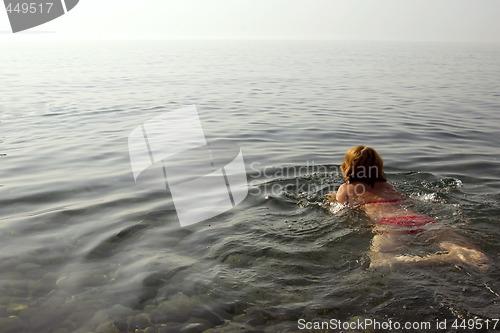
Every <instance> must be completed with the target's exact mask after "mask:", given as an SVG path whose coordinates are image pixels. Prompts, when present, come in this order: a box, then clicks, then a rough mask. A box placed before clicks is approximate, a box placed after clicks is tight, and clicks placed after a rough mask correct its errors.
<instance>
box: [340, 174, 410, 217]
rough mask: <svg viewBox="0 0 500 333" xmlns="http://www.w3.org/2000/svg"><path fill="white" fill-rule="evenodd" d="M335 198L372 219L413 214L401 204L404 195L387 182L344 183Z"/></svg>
mask: <svg viewBox="0 0 500 333" xmlns="http://www.w3.org/2000/svg"><path fill="white" fill-rule="evenodd" d="M336 199H337V201H338V202H340V203H342V204H346V205H349V206H351V207H359V208H361V209H363V210H364V211H365V212H366V214H367V215H368V216H369V217H370V218H371V219H373V220H378V219H381V218H388V217H397V216H408V215H414V212H412V211H411V210H409V209H407V208H405V207H403V206H402V205H401V201H402V200H404V199H406V197H405V196H404V195H403V194H401V193H400V192H399V191H398V190H396V189H395V188H394V186H392V185H391V184H389V183H388V182H382V181H379V182H375V183H374V186H373V187H372V186H370V185H369V184H366V183H364V182H353V183H345V184H343V185H341V186H340V188H339V190H338V191H337V196H336Z"/></svg>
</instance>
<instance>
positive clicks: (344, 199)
mask: <svg viewBox="0 0 500 333" xmlns="http://www.w3.org/2000/svg"><path fill="white" fill-rule="evenodd" d="M349 186H352V185H350V184H345V183H344V184H342V185H340V187H339V189H338V191H337V201H338V202H340V203H342V204H346V203H348V202H349Z"/></svg>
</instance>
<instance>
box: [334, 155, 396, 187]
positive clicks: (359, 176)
mask: <svg viewBox="0 0 500 333" xmlns="http://www.w3.org/2000/svg"><path fill="white" fill-rule="evenodd" d="M383 168H384V161H383V160H382V158H381V157H380V155H379V154H378V153H377V152H376V151H375V149H373V148H370V147H365V146H356V147H354V148H352V149H351V150H349V151H347V153H345V158H344V162H343V163H342V165H341V166H340V170H341V171H342V175H343V176H344V180H345V182H347V183H352V182H355V181H360V182H364V183H367V184H369V185H371V186H372V187H373V186H374V184H375V182H377V181H382V182H385V181H387V177H386V175H385V173H384V170H383Z"/></svg>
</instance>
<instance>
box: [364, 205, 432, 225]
mask: <svg viewBox="0 0 500 333" xmlns="http://www.w3.org/2000/svg"><path fill="white" fill-rule="evenodd" d="M402 200H403V199H393V200H379V201H369V202H365V203H363V204H361V205H360V207H361V206H364V205H368V204H375V203H387V202H398V201H402ZM375 222H376V223H377V224H383V225H399V226H403V227H421V226H423V225H426V224H427V223H434V219H433V218H432V217H429V216H425V215H408V216H392V217H383V218H381V219H378V220H376V221H375Z"/></svg>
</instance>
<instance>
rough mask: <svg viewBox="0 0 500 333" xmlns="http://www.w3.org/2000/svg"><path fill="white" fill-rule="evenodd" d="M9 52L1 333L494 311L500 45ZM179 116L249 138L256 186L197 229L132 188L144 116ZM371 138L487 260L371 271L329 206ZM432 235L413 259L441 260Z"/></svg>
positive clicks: (418, 206)
mask: <svg viewBox="0 0 500 333" xmlns="http://www.w3.org/2000/svg"><path fill="white" fill-rule="evenodd" d="M1 50H2V51H1V52H0V68H1V70H0V78H1V81H0V82H1V83H2V85H1V87H0V92H1V94H0V121H1V122H0V207H1V208H0V249H1V250H0V259H1V260H0V331H2V332H115V331H120V332H134V331H136V330H139V331H141V330H143V331H145V332H175V331H180V330H185V331H189V332H197V331H204V330H208V329H211V330H212V332H219V331H220V332H226V331H236V330H240V329H243V328H244V329H249V330H255V331H264V330H267V331H269V332H271V331H279V330H288V331H300V329H302V328H304V329H306V326H304V325H305V323H312V322H325V321H328V322H330V321H331V320H333V322H335V321H342V322H349V321H351V322H355V321H356V320H363V321H364V320H372V321H378V322H383V323H386V322H388V321H392V322H396V321H397V322H430V323H432V325H433V326H432V328H433V330H437V326H436V325H437V323H442V322H444V320H446V321H447V323H448V325H451V323H452V322H453V321H454V320H469V319H478V318H479V319H494V318H498V315H499V313H498V302H499V301H500V296H499V293H500V284H499V282H498V281H499V278H500V275H499V274H500V273H499V268H500V266H499V264H498V260H497V259H498V253H499V251H500V244H499V242H498V239H499V238H500V225H499V222H500V219H499V215H500V195H499V189H500V173H499V170H500V168H499V167H500V161H499V158H500V150H499V146H500V130H499V125H500V81H499V80H498V78H499V74H500V46H499V45H495V44H491V45H489V44H453V43H403V42H400V43H397V42H394V43H391V42H327V41H324V42H321V41H302V42H300V41H79V42H64V41H59V42H55V41H45V42H42V41H39V42H19V43H15V42H4V43H3V44H2V45H1ZM184 105H196V106H197V108H198V114H199V117H200V122H201V124H202V126H203V130H204V135H205V137H206V139H207V141H209V142H219V141H220V140H224V141H226V142H231V143H233V144H236V145H237V146H239V147H240V148H241V151H242V154H243V156H244V160H245V167H246V172H247V180H248V183H249V194H248V196H247V198H246V199H245V200H244V201H243V202H242V203H241V204H239V205H237V206H236V207H235V208H233V209H232V210H230V211H228V212H226V213H224V214H222V215H220V216H218V217H215V218H213V219H210V220H207V221H204V222H201V223H198V224H194V225H192V226H189V227H180V225H179V221H178V218H177V215H176V212H175V206H174V204H173V202H172V196H171V195H169V193H167V192H166V191H165V190H161V189H153V188H149V187H147V186H146V187H144V186H142V187H141V186H139V185H138V184H136V183H135V182H134V177H133V174H132V169H131V164H130V159H129V150H128V146H127V145H128V136H129V134H130V133H131V132H132V131H133V130H134V129H135V128H136V127H137V126H140V125H141V124H142V123H144V122H146V121H148V120H149V119H152V118H154V117H156V116H158V115H161V114H163V113H165V112H169V111H172V110H176V109H178V108H180V107H182V106H184ZM358 144H363V145H368V146H372V147H373V148H375V149H377V151H378V152H379V153H380V154H381V156H382V157H383V158H384V161H385V168H386V173H387V175H388V180H389V181H390V182H391V183H393V184H394V185H395V186H396V188H398V189H399V190H400V191H402V192H403V193H404V194H405V195H407V196H409V197H410V198H412V200H413V205H414V209H415V210H418V211H419V212H421V213H422V214H426V215H430V216H433V217H434V218H435V219H436V221H437V222H438V223H436V224H435V225H433V226H432V228H437V229H450V230H453V231H454V232H455V233H458V234H460V235H461V236H463V237H464V238H465V239H467V240H468V241H469V242H470V243H471V244H473V245H474V246H475V247H477V248H478V249H480V250H481V251H483V252H484V253H485V254H486V255H487V256H488V257H489V258H490V260H489V262H488V268H487V269H482V270H481V269H476V268H474V267H471V266H468V265H465V264H464V263H443V264H434V265H412V264H407V265H401V266H398V267H393V268H391V269H373V268H370V267H369V266H370V260H369V258H368V255H367V252H368V250H369V248H370V242H371V239H372V237H373V231H372V223H371V222H370V221H369V219H368V218H367V217H366V216H364V215H363V214H362V213H361V212H359V211H356V210H352V211H342V212H340V213H339V214H332V213H331V212H330V211H329V210H327V209H325V208H323V207H321V206H320V204H321V201H322V197H323V195H324V194H326V193H327V192H328V191H330V190H333V189H336V188H337V187H338V186H339V185H340V184H341V183H342V177H341V175H340V173H339V168H338V167H339V165H340V163H341V162H342V159H343V155H344V153H345V151H346V150H348V149H349V148H351V147H353V146H355V145H358ZM199 191H207V193H210V191H211V189H210V188H200V189H199ZM200 205H203V203H200ZM424 234H425V233H424ZM424 234H412V235H409V236H408V238H407V242H408V248H406V249H402V253H406V252H408V253H414V254H415V253H417V254H425V253H429V252H433V251H435V250H436V248H435V245H433V244H431V243H432V239H431V240H429V239H428V238H426V237H425V235H424ZM301 325H302V326H301ZM498 327H500V325H498ZM330 328H333V327H330ZM476 328H477V327H476ZM448 329H449V330H451V329H452V328H451V326H448Z"/></svg>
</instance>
